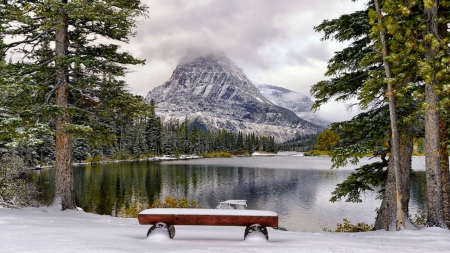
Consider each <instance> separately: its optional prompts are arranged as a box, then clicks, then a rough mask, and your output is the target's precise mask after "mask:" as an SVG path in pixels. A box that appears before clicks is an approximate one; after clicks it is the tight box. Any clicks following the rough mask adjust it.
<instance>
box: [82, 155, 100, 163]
mask: <svg viewBox="0 0 450 253" xmlns="http://www.w3.org/2000/svg"><path fill="white" fill-rule="evenodd" d="M84 161H85V162H87V163H100V162H101V161H102V158H101V157H100V156H94V157H89V158H87V159H86V160H84Z"/></svg>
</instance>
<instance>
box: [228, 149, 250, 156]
mask: <svg viewBox="0 0 450 253" xmlns="http://www.w3.org/2000/svg"><path fill="white" fill-rule="evenodd" d="M231 154H232V155H235V156H250V154H249V153H248V151H247V150H234V151H233V152H231Z"/></svg>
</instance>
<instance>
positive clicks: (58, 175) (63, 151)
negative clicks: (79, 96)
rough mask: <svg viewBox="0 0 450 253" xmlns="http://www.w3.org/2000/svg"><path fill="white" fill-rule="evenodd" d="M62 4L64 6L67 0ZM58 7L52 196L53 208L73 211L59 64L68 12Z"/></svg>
mask: <svg viewBox="0 0 450 253" xmlns="http://www.w3.org/2000/svg"><path fill="white" fill-rule="evenodd" d="M61 3H62V4H63V5H64V4H67V0H62V1H61ZM64 8H65V7H64V6H63V7H61V16H60V17H61V20H60V24H59V26H58V28H57V30H56V32H55V56H56V59H57V60H56V84H55V85H56V86H55V87H56V90H55V100H56V101H55V104H56V105H57V106H58V107H59V108H60V111H58V112H57V115H56V116H55V125H56V150H55V152H56V154H55V155H56V161H55V193H54V198H53V204H54V205H61V209H62V210H65V209H76V204H75V197H74V191H73V172H72V145H71V138H70V134H69V133H68V132H67V124H68V123H70V115H69V113H68V112H67V110H66V109H67V101H68V94H69V92H68V88H67V78H68V77H67V70H66V67H64V64H63V63H62V61H61V59H60V58H61V57H64V56H66V55H67V51H68V46H69V42H68V40H69V38H68V25H67V13H66V12H65V10H64Z"/></svg>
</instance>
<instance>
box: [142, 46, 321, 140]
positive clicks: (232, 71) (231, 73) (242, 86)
mask: <svg viewBox="0 0 450 253" xmlns="http://www.w3.org/2000/svg"><path fill="white" fill-rule="evenodd" d="M152 99H153V100H154V102H155V104H156V105H157V109H156V113H157V114H158V115H159V116H161V117H162V118H163V119H164V122H165V123H168V122H170V121H174V120H180V121H182V120H184V119H185V117H186V116H187V117H188V119H189V120H190V121H191V122H192V123H193V124H196V125H198V126H199V127H201V128H203V129H205V128H206V129H227V130H230V131H235V132H237V131H241V132H244V133H250V132H256V133H257V134H259V135H271V136H274V137H275V138H276V139H277V140H278V141H284V140H289V139H292V138H294V137H296V136H297V135H299V134H310V133H315V132H318V131H319V130H320V127H318V126H317V125H315V124H312V123H310V122H308V121H305V120H303V119H301V118H300V117H298V116H297V115H296V114H295V113H293V112H292V111H290V110H288V109H286V108H282V107H280V106H277V105H275V104H273V103H272V102H270V101H269V100H268V99H266V98H265V97H264V96H263V95H262V94H261V93H260V92H259V90H258V88H256V86H255V85H253V84H252V82H251V81H250V80H249V79H248V78H247V77H246V76H245V74H244V73H243V72H242V70H241V69H239V68H238V67H237V66H236V65H235V64H234V63H233V62H231V60H230V59H229V58H227V57H226V56H225V55H223V54H210V55H206V56H201V57H186V58H185V59H183V60H182V61H181V63H180V64H179V65H178V66H177V68H176V69H175V70H174V72H173V74H172V77H171V78H170V79H169V80H168V81H167V82H165V83H164V84H162V85H160V86H158V87H156V88H154V89H153V90H151V91H150V92H149V93H148V94H147V97H146V100H147V102H150V100H152Z"/></svg>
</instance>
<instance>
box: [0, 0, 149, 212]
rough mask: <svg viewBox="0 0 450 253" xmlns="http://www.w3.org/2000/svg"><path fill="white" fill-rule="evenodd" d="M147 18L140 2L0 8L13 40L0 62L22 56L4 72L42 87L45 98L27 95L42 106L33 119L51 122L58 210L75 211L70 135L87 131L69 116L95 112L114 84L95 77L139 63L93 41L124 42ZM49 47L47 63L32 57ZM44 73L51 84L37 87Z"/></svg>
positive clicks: (0, 48)
mask: <svg viewBox="0 0 450 253" xmlns="http://www.w3.org/2000/svg"><path fill="white" fill-rule="evenodd" d="M145 12H146V7H145V6H143V5H141V4H140V1H120V2H117V1H85V0H74V1H67V0H60V1H50V2H49V1H3V2H0V17H1V18H2V24H4V26H3V25H2V27H8V29H3V28H2V34H6V35H13V36H17V37H15V39H14V40H13V41H12V42H10V43H3V42H2V43H1V44H0V52H1V54H2V56H1V58H4V57H5V54H7V53H8V51H10V50H15V51H16V52H18V53H19V54H22V55H23V61H21V62H19V63H17V64H14V69H10V70H7V71H8V72H9V73H8V74H9V75H11V76H16V77H20V79H22V80H26V82H23V83H22V82H21V83H19V85H21V86H22V87H21V88H22V89H24V90H28V89H27V87H33V89H36V87H42V88H43V90H44V91H45V92H46V93H45V94H43V93H42V92H38V93H28V94H29V95H32V96H34V95H35V94H38V97H36V98H39V104H40V106H39V110H38V111H37V112H38V113H34V114H33V117H32V118H37V117H38V116H39V115H40V114H41V113H49V114H51V115H52V116H53V117H54V119H55V128H56V129H55V131H56V162H55V169H56V172H55V194H54V203H55V204H61V206H62V210H65V209H75V208H76V205H75V198H74V194H73V176H72V169H71V158H72V150H71V134H72V133H73V132H74V131H80V130H81V131H86V130H89V128H86V126H85V125H79V124H74V123H73V122H71V115H72V114H73V112H75V111H77V112H78V113H82V112H83V111H82V110H81V111H80V110H79V109H81V108H82V109H83V110H84V109H85V108H92V109H95V108H96V107H97V104H98V103H99V97H100V96H101V95H102V92H103V88H105V86H104V85H111V84H115V83H117V82H116V81H111V82H110V81H107V82H102V80H101V77H99V74H100V76H101V74H102V73H105V72H107V73H109V74H111V76H114V77H115V76H123V75H124V74H125V71H126V67H125V65H126V64H141V63H143V61H140V60H137V59H135V58H133V57H132V56H131V55H129V54H127V53H120V52H119V51H118V49H119V46H118V45H114V44H108V45H106V44H102V43H98V42H97V41H96V40H97V38H99V37H102V38H106V39H109V40H111V41H121V42H128V37H129V36H132V35H133V33H132V32H131V30H132V28H133V27H135V25H136V18H137V17H139V16H143V15H145ZM52 43H53V44H54V51H52V55H49V57H48V58H47V59H45V60H42V59H39V58H38V57H36V50H37V49H40V48H42V47H45V44H47V45H49V44H52ZM47 68H50V69H53V73H54V75H50V76H53V77H54V79H53V80H50V81H48V82H41V80H40V79H39V78H38V77H39V75H40V74H41V73H43V72H42V71H44V69H47ZM80 69H81V70H82V71H80ZM81 72H82V73H81ZM80 74H81V75H83V82H77V77H76V76H77V75H80ZM47 79H48V77H47ZM103 81H104V80H103ZM50 83H53V84H50ZM8 85H9V84H8ZM47 91H48V92H47ZM27 109H28V110H30V109H31V107H30V108H27ZM94 111H95V110H94Z"/></svg>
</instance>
